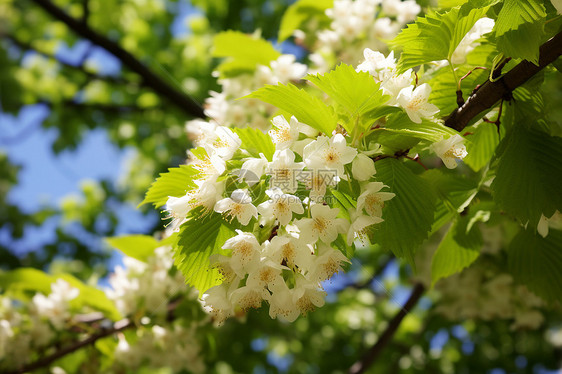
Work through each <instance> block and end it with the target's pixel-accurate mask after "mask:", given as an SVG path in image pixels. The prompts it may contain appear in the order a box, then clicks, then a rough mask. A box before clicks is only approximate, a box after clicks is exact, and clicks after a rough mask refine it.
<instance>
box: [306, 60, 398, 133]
mask: <svg viewBox="0 0 562 374" xmlns="http://www.w3.org/2000/svg"><path fill="white" fill-rule="evenodd" d="M305 79H308V80H309V81H311V82H312V83H314V84H315V85H316V86H317V87H318V88H320V89H321V90H322V91H324V92H325V93H326V94H327V95H328V96H330V97H331V98H332V100H333V101H334V102H335V103H336V105H337V106H338V107H340V108H342V109H343V111H344V113H345V115H346V116H348V117H349V119H350V120H352V119H354V118H357V117H361V116H362V115H364V114H365V113H367V112H369V111H373V110H375V109H376V108H378V107H380V106H381V105H383V104H384V103H385V102H386V101H388V96H386V95H384V94H383V92H382V90H381V89H380V84H379V83H376V82H375V81H374V79H373V78H372V77H371V75H370V74H369V73H367V72H356V71H355V68H353V66H351V65H346V64H343V63H342V64H340V65H338V66H336V68H335V69H334V70H332V71H330V72H328V73H326V74H323V75H321V74H317V75H307V76H306V77H305ZM346 125H347V126H346ZM353 125H354V123H347V124H344V127H345V128H346V130H347V131H349V132H351V131H352V130H353V128H352V126H353Z"/></svg>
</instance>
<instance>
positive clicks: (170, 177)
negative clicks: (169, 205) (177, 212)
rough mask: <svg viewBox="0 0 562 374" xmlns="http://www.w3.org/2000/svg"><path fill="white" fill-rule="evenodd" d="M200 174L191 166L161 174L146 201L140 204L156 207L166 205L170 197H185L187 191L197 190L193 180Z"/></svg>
mask: <svg viewBox="0 0 562 374" xmlns="http://www.w3.org/2000/svg"><path fill="white" fill-rule="evenodd" d="M198 174H199V172H198V171H197V170H196V169H195V168H193V166H189V165H180V167H179V168H170V169H168V172H167V173H161V174H160V177H159V178H158V179H156V181H154V182H153V183H152V185H151V186H150V188H149V189H148V191H147V193H146V196H145V198H144V200H143V201H142V202H141V203H140V204H139V206H140V205H143V204H146V203H153V204H154V206H155V207H157V208H158V207H161V206H163V205H164V204H166V201H168V197H169V196H177V197H179V196H183V195H185V194H186V192H187V191H189V190H192V189H193V188H195V187H196V186H195V183H193V179H194V178H196V177H197V175H198Z"/></svg>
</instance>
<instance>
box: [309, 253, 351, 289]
mask: <svg viewBox="0 0 562 374" xmlns="http://www.w3.org/2000/svg"><path fill="white" fill-rule="evenodd" d="M343 262H349V263H350V261H349V259H348V258H347V257H345V255H344V254H343V253H341V252H340V251H338V250H337V249H334V248H332V247H330V246H328V245H325V244H319V245H318V258H317V259H316V261H315V262H314V268H313V269H311V270H310V271H309V274H310V275H309V276H307V277H308V278H309V279H311V280H315V281H318V282H322V281H325V280H326V279H330V278H331V277H332V275H334V274H335V273H337V272H339V271H340V270H343V268H342V267H341V264H342V263H343Z"/></svg>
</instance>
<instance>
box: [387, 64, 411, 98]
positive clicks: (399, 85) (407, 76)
mask: <svg viewBox="0 0 562 374" xmlns="http://www.w3.org/2000/svg"><path fill="white" fill-rule="evenodd" d="M413 76H414V71H413V70H412V69H408V70H406V71H405V72H404V73H402V74H399V75H392V76H391V77H389V78H388V79H387V80H385V81H384V82H383V83H382V85H381V88H382V90H383V92H384V94H385V95H388V96H390V99H389V100H388V102H387V104H388V105H398V95H399V94H400V91H402V89H404V88H408V87H410V86H411V85H412V82H413V81H414V78H413Z"/></svg>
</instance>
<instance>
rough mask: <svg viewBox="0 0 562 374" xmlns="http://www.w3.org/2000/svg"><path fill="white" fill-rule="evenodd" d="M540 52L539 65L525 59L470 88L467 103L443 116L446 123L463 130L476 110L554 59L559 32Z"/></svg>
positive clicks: (560, 48) (561, 49)
mask: <svg viewBox="0 0 562 374" xmlns="http://www.w3.org/2000/svg"><path fill="white" fill-rule="evenodd" d="M539 53H540V54H539V63H538V65H535V64H533V63H532V62H529V61H527V60H524V61H521V62H520V63H519V64H517V65H516V66H515V67H514V68H513V69H511V70H510V71H508V72H507V73H506V74H505V75H503V76H502V77H500V78H498V79H497V80H494V81H490V80H487V81H486V82H485V83H484V84H482V85H481V86H480V87H479V88H478V90H475V91H473V93H472V94H471V95H470V97H469V98H468V99H467V100H466V103H464V104H463V105H462V106H461V107H460V108H456V109H455V110H454V111H453V112H452V113H451V114H450V115H449V116H448V117H446V119H445V126H447V127H450V128H452V129H455V130H457V131H459V132H460V131H462V129H464V128H465V127H466V126H467V125H468V124H469V122H470V121H471V120H472V119H473V118H475V117H476V116H478V114H480V113H482V112H483V111H485V110H487V109H490V108H492V107H493V106H494V105H495V104H496V103H497V102H498V101H500V100H501V99H502V98H507V97H509V96H510V95H511V92H512V91H513V90H515V89H516V88H517V87H519V86H521V85H522V84H524V83H525V82H527V81H528V80H529V79H530V78H531V77H532V76H534V75H535V74H537V73H538V72H539V71H541V70H542V69H544V68H545V67H546V66H547V65H549V64H550V63H552V62H554V61H555V60H556V59H557V58H558V57H559V56H560V55H562V32H561V33H558V34H556V35H555V36H554V37H552V38H551V39H549V40H548V41H547V42H546V43H544V44H543V45H542V46H541V47H540V51H539ZM495 71H497V69H496V70H495ZM492 79H494V78H492Z"/></svg>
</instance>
